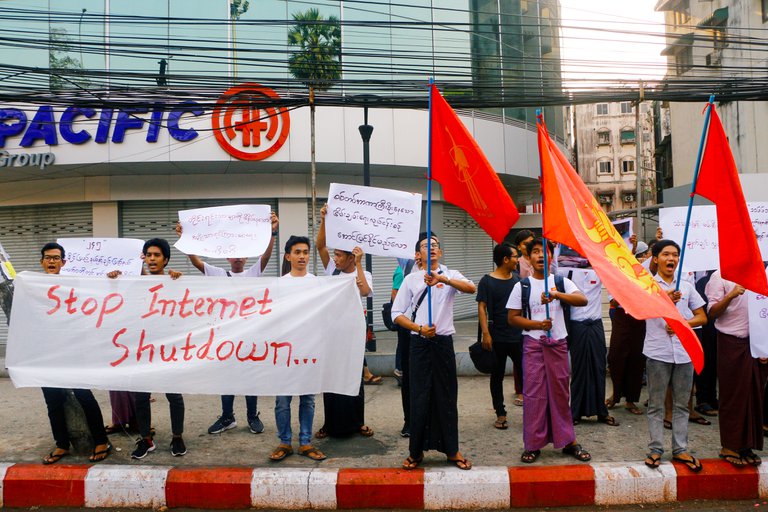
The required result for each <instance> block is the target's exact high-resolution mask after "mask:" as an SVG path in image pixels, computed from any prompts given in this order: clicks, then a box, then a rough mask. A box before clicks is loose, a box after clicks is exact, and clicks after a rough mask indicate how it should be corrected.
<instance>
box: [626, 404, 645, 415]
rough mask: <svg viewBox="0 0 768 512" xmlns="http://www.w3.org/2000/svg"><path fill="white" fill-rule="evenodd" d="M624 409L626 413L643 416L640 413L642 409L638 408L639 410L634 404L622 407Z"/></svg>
mask: <svg viewBox="0 0 768 512" xmlns="http://www.w3.org/2000/svg"><path fill="white" fill-rule="evenodd" d="M624 408H625V409H626V410H627V411H629V412H631V413H632V414H637V415H638V416H639V415H640V414H643V411H642V409H640V408H639V407H638V406H636V405H635V404H632V405H625V406H624Z"/></svg>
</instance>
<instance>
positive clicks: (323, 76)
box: [288, 8, 341, 274]
mask: <svg viewBox="0 0 768 512" xmlns="http://www.w3.org/2000/svg"><path fill="white" fill-rule="evenodd" d="M293 21H294V22H295V24H294V25H293V27H291V29H290V30H289V31H288V45H289V46H295V47H297V49H296V51H294V52H293V53H292V54H291V56H290V57H289V58H288V70H289V71H290V72H291V75H293V77H294V78H296V79H298V80H301V82H302V83H304V84H305V85H306V86H307V88H308V89H309V116H310V117H309V119H310V161H311V166H310V169H311V171H310V172H311V178H312V239H313V240H314V238H315V229H316V228H315V226H316V220H317V219H316V218H315V217H316V211H317V167H316V163H315V91H326V90H328V89H330V88H331V86H332V85H333V84H334V82H335V81H336V80H338V79H339V78H341V25H340V24H339V19H338V18H336V17H335V16H328V19H325V18H324V17H323V16H322V15H321V14H320V11H318V10H317V9H314V8H313V9H309V10H307V11H306V12H297V13H294V15H293ZM314 273H315V274H317V258H314Z"/></svg>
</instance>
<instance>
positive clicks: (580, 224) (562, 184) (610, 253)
mask: <svg viewBox="0 0 768 512" xmlns="http://www.w3.org/2000/svg"><path fill="white" fill-rule="evenodd" d="M538 128H539V157H540V158H541V178H542V195H543V196H544V236H545V237H547V238H549V239H551V240H554V241H556V242H560V243H562V244H565V245H567V246H568V247H571V248H572V249H574V250H575V251H577V252H579V253H580V254H581V255H582V256H584V257H586V258H588V259H589V262H590V263H591V264H592V268H594V269H595V272H597V275H598V276H600V279H601V280H602V282H603V284H604V285H605V287H606V288H607V289H608V291H609V292H610V293H611V295H613V297H614V298H615V299H616V300H617V301H618V302H619V303H620V304H621V305H622V307H623V308H624V309H625V310H626V312H627V313H629V314H630V315H632V316H633V317H635V318H637V319H638V320H645V319H648V318H663V319H664V320H666V321H667V324H669V326H670V327H671V328H672V329H673V330H674V331H675V334H677V336H678V338H679V339H680V341H681V343H682V344H683V347H684V348H685V350H686V351H687V352H688V355H689V356H690V357H691V360H692V361H693V366H694V368H695V369H696V371H697V372H700V371H701V369H702V368H703V366H704V353H703V352H702V350H701V344H700V343H699V339H698V338H697V337H696V335H695V334H694V332H693V330H692V329H691V327H690V326H689V325H688V322H686V321H685V320H684V319H683V317H682V316H681V315H680V312H679V311H678V310H677V308H676V307H675V305H674V304H673V303H672V301H671V300H670V298H669V296H667V294H666V292H664V291H663V290H662V289H661V287H660V286H659V284H658V283H657V282H656V280H655V279H654V278H653V276H651V274H650V273H649V272H648V271H647V270H646V269H645V268H644V267H643V266H642V265H640V263H639V262H638V261H637V259H635V257H634V256H633V255H632V252H631V251H630V250H629V248H628V247H627V244H625V243H624V240H623V239H622V238H621V235H620V234H619V233H618V231H616V228H614V227H613V224H611V221H610V219H608V216H607V215H606V214H605V212H604V211H603V210H602V209H601V208H600V205H599V204H598V203H597V201H596V200H595V198H594V196H593V195H592V194H591V193H590V192H589V189H587V186H586V185H584V182H583V181H581V178H580V177H579V175H578V174H577V173H576V171H575V170H573V167H571V164H570V163H569V162H568V160H567V159H566V158H565V156H563V154H562V153H561V152H560V150H559V149H558V148H557V146H556V145H555V144H554V143H553V142H552V140H551V139H550V138H549V134H548V133H547V129H546V126H545V125H544V123H543V122H540V123H539V125H538Z"/></svg>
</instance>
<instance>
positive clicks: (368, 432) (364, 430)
mask: <svg viewBox="0 0 768 512" xmlns="http://www.w3.org/2000/svg"><path fill="white" fill-rule="evenodd" d="M373 434H374V432H373V429H372V428H371V427H369V426H368V425H363V426H362V427H360V435H361V436H363V437H372V436H373Z"/></svg>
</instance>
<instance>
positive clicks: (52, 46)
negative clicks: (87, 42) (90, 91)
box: [48, 28, 88, 89]
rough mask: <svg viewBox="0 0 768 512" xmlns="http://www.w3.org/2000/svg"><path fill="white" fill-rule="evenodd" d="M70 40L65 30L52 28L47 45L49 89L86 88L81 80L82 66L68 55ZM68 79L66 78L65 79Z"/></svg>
mask: <svg viewBox="0 0 768 512" xmlns="http://www.w3.org/2000/svg"><path fill="white" fill-rule="evenodd" d="M71 43H72V41H71V39H70V38H69V35H68V34H67V31H66V29H63V28H52V29H51V33H50V42H49V45H48V68H49V69H50V75H49V83H50V87H51V89H67V88H75V87H78V86H79V87H87V85H88V82H87V80H85V78H83V76H82V74H83V64H82V62H80V61H79V60H78V59H75V58H73V57H71V56H70V55H69V52H70V51H71V50H72V46H71ZM65 77H68V78H65Z"/></svg>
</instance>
